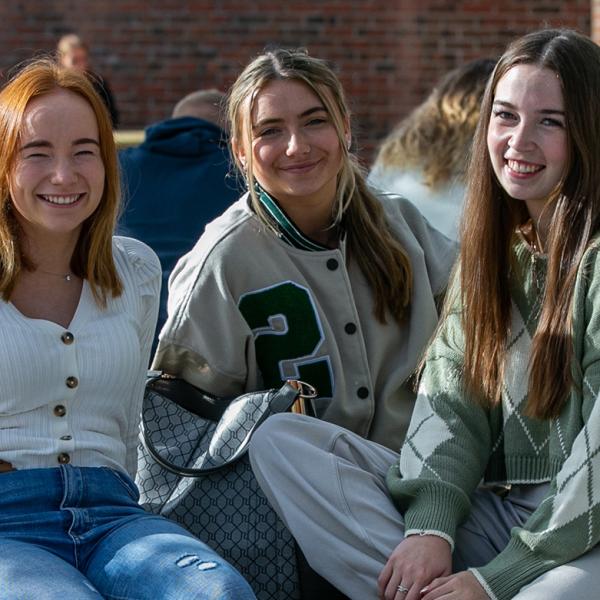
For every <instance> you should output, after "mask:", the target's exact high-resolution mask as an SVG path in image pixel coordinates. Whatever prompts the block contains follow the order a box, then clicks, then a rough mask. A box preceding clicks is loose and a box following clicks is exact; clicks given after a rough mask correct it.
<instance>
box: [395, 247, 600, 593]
mask: <svg viewBox="0 0 600 600" xmlns="http://www.w3.org/2000/svg"><path fill="white" fill-rule="evenodd" d="M599 246H600V236H598V237H596V238H595V239H594V241H593V242H592V243H591V244H590V247H589V248H588V250H587V251H586V253H585V255H584V258H583V260H582V262H581V265H580V268H579V272H578V275H577V280H576V284H575V295H574V303H573V343H574V360H573V376H574V385H573V388H572V391H571V393H570V396H569V398H568V400H567V402H566V404H565V406H564V408H563V410H562V412H561V414H560V416H559V417H558V418H557V419H555V420H552V421H540V420H534V419H531V418H528V417H526V416H524V415H523V409H524V407H525V405H526V400H527V383H528V360H529V353H530V347H531V339H532V336H533V334H534V331H535V328H536V325H537V318H538V315H539V304H540V301H541V297H540V296H541V294H540V284H541V286H543V281H544V278H545V273H546V263H545V258H544V257H541V256H535V257H533V256H532V254H531V252H530V250H529V247H528V246H527V245H526V244H525V243H524V242H522V241H520V240H517V241H515V244H514V246H513V253H514V257H515V267H514V269H513V275H512V278H511V297H512V310H511V321H512V322H511V329H510V332H509V341H508V346H507V347H508V350H507V352H508V355H507V357H506V358H507V362H506V367H505V379H504V382H503V394H502V406H498V407H496V408H494V409H491V410H484V409H483V408H481V407H480V406H479V405H477V404H475V403H474V402H473V401H472V399H471V398H469V397H466V395H465V393H464V391H463V389H462V382H461V374H462V367H463V353H462V348H463V347H464V345H463V334H462V327H461V324H460V307H459V306H458V305H457V304H456V305H455V306H457V308H456V309H455V310H453V311H451V313H450V314H449V316H448V318H447V320H446V322H445V324H444V326H443V327H442V328H441V330H440V332H439V333H438V335H437V336H436V338H435V340H434V342H433V343H432V345H431V347H430V348H429V350H428V354H427V362H426V366H425V369H424V372H423V376H422V379H421V384H420V387H419V394H418V398H417V403H416V406H415V410H414V413H413V416H412V420H411V424H410V428H409V431H408V434H407V437H406V441H405V443H404V446H403V448H402V452H401V456H400V460H399V463H398V464H395V465H393V466H392V467H391V468H390V470H389V472H388V476H387V484H388V488H389V491H390V493H391V495H392V497H393V499H394V502H395V504H396V506H397V507H398V509H399V510H400V511H401V513H402V514H403V515H404V520H405V527H406V533H407V534H414V533H417V532H420V533H424V532H427V533H433V534H436V535H440V536H441V537H444V538H445V539H447V540H448V541H449V542H450V544H451V545H452V546H453V544H454V538H455V534H456V529H457V527H458V526H459V525H460V524H461V523H462V522H463V521H464V520H465V518H466V517H467V515H468V513H469V510H470V499H469V497H470V495H471V493H472V492H473V491H474V490H475V488H476V487H477V486H478V484H479V483H480V481H481V479H482V478H483V479H484V480H485V481H486V482H487V483H509V484H510V483H513V484H529V483H531V484H536V483H542V482H550V486H549V492H548V495H547V496H546V498H545V499H544V500H543V502H542V503H541V504H540V505H539V506H538V508H537V509H536V510H535V511H534V512H533V514H532V515H531V517H530V518H529V519H528V520H527V522H526V523H525V525H524V526H523V527H522V528H515V529H513V530H512V532H511V538H510V541H509V543H508V545H507V546H506V548H505V549H504V550H503V551H502V552H501V553H500V554H499V555H498V556H497V557H496V558H495V559H494V560H492V561H491V562H489V563H488V564H486V565H485V566H483V567H480V568H477V569H473V570H472V571H473V573H474V575H475V576H476V577H477V579H478V581H479V582H480V583H481V584H482V585H483V587H484V588H485V590H486V592H487V593H488V595H489V596H490V598H492V599H494V600H508V599H509V598H512V597H513V596H514V595H515V594H516V593H517V592H518V591H519V589H520V588H521V587H523V586H524V585H526V584H528V583H530V582H531V581H533V580H534V579H535V578H536V577H538V576H539V575H541V574H542V573H544V572H546V571H548V570H550V569H552V568H554V567H556V566H558V565H561V564H564V563H566V562H569V561H571V560H574V559H575V558H577V557H578V556H580V555H582V554H584V553H585V552H587V551H588V550H590V548H592V547H593V546H594V545H596V544H597V543H598V542H599V541H600V403H599V402H596V398H597V396H598V391H599V389H600V251H599ZM454 297H458V294H454Z"/></svg>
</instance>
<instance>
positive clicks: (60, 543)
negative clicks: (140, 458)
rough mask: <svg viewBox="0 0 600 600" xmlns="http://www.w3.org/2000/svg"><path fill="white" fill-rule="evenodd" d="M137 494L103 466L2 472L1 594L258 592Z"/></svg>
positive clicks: (115, 596) (31, 599) (0, 597)
mask: <svg viewBox="0 0 600 600" xmlns="http://www.w3.org/2000/svg"><path fill="white" fill-rule="evenodd" d="M138 498H139V496H138V491H137V488H136V486H135V484H134V483H133V481H132V480H131V479H130V478H129V477H128V476H127V475H125V474H123V473H120V472H117V471H115V470H113V469H109V468H106V467H99V468H89V467H87V468H79V467H73V466H71V465H61V466H60V467H56V468H51V469H27V470H22V471H12V472H9V473H3V474H1V475H0V600H59V599H60V600H65V599H71V598H77V600H88V599H94V600H99V599H101V598H106V599H107V600H183V599H185V600H192V599H202V600H205V599H206V600H208V599H211V600H212V599H214V600H246V599H252V598H255V596H254V594H253V592H252V591H251V589H250V587H249V585H248V584H247V583H246V582H245V581H244V579H243V578H242V577H241V575H240V574H239V573H238V572H237V571H236V570H235V569H234V568H233V567H232V566H231V565H229V564H227V563H226V562H225V561H224V560H223V559H222V558H221V557H220V556H218V555H217V554H216V553H215V552H214V551H213V550H211V549H210V548H209V547H208V546H206V545H205V544H203V543H202V542H200V541H199V540H197V539H196V538H194V537H193V536H192V535H191V534H189V533H188V532H187V531H185V530H184V529H182V528H181V527H180V526H179V525H177V524H175V523H173V522H171V521H169V520H167V519H164V518H162V517H159V516H155V515H150V514H148V513H146V512H145V511H144V510H143V509H142V508H141V507H140V506H139V505H138V504H137V501H138Z"/></svg>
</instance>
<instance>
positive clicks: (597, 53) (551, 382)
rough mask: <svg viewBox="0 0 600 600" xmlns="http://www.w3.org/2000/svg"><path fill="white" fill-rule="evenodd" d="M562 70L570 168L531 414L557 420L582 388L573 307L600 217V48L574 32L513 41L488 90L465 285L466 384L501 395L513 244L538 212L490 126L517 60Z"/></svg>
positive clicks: (536, 343) (487, 398) (555, 219)
mask: <svg viewBox="0 0 600 600" xmlns="http://www.w3.org/2000/svg"><path fill="white" fill-rule="evenodd" d="M522 64H532V65H537V66H540V67H543V68H547V69H550V70H552V71H554V72H555V73H556V75H557V77H558V79H559V81H560V84H561V87H562V93H563V97H564V107H565V116H566V130H567V140H568V141H567V143H568V146H569V165H568V169H567V174H566V176H565V177H564V180H563V181H562V182H561V184H560V188H559V190H558V191H557V194H556V202H555V208H554V212H553V215H552V218H551V223H550V226H549V232H548V239H547V243H546V246H547V254H548V268H547V278H546V287H545V292H544V297H543V303H542V307H541V312H540V317H539V321H538V325H537V328H536V331H535V334H534V336H533V341H532V349H531V355H530V363H529V368H530V374H529V390H528V403H527V407H526V412H527V414H529V415H530V416H533V417H537V418H541V419H549V418H553V417H556V416H557V415H558V414H559V413H560V411H561V409H562V407H563V405H564V403H565V401H566V399H567V397H568V394H569V391H570V389H571V386H572V385H573V371H572V369H573V365H572V358H573V339H572V337H573V336H572V304H573V293H574V287H575V279H576V276H577V272H578V269H579V267H580V263H581V260H582V257H583V254H584V252H585V250H586V248H587V247H588V244H589V242H590V239H591V237H592V236H593V235H594V233H595V232H596V231H597V230H598V227H599V224H600V221H599V215H600V186H599V185H598V175H597V171H598V164H597V161H598V158H599V157H600V48H599V47H598V46H597V45H596V44H594V43H593V42H592V41H591V40H590V39H588V38H587V37H585V36H583V35H580V34H578V33H576V32H574V31H571V30H564V29H547V30H542V31H537V32H534V33H531V34H528V35H526V36H524V37H522V38H520V39H518V40H516V41H515V42H513V43H512V44H511V45H510V46H509V47H508V49H507V50H506V52H505V53H504V54H503V56H502V57H501V58H500V61H499V62H498V65H497V66H496V69H495V70H494V73H493V75H492V78H491V80H490V82H489V84H488V87H487V89H486V92H485V95H484V98H483V104H482V109H481V119H480V122H479V125H478V129H477V132H476V135H475V140H474V144H473V154H472V160H471V164H470V167H469V173H468V182H469V183H468V191H467V201H466V206H465V212H464V218H463V222H462V226H461V240H462V244H461V251H460V264H461V271H460V284H461V300H462V311H463V312H462V323H463V328H464V335H465V365H464V368H465V372H464V377H465V384H466V387H467V389H469V390H471V391H474V392H476V394H477V397H479V398H480V401H481V403H482V404H484V405H487V406H490V405H494V404H497V403H498V402H500V396H501V387H502V378H503V370H504V359H505V356H506V345H507V340H508V336H509V333H510V331H509V330H510V318H511V296H510V291H509V278H510V274H511V268H512V267H511V262H512V261H511V246H512V244H513V242H514V235H515V230H516V228H517V227H518V226H520V225H522V224H523V223H524V222H525V221H526V220H527V218H528V213H527V210H526V208H525V204H524V203H523V202H520V201H517V200H515V199H513V198H511V197H509V196H508V195H507V194H506V193H505V192H504V190H503V189H502V188H501V186H500V185H499V183H498V181H497V180H496V178H495V176H494V173H493V170H492V165H491V162H490V157H489V153H488V151H487V143H486V138H487V131H488V126H489V122H490V115H491V112H492V104H493V101H494V93H495V90H496V86H497V84H498V81H499V80H500V79H501V78H502V77H503V76H504V75H505V74H506V73H507V72H508V71H509V70H510V69H511V68H513V67H514V66H516V65H522Z"/></svg>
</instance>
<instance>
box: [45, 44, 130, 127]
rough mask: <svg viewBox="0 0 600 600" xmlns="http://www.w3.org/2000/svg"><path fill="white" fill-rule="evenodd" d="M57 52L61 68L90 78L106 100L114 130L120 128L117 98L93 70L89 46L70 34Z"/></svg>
mask: <svg viewBox="0 0 600 600" xmlns="http://www.w3.org/2000/svg"><path fill="white" fill-rule="evenodd" d="M56 52H57V55H58V60H59V62H60V64H61V66H63V67H65V68H66V69H76V70H78V71H82V72H84V73H86V74H87V75H88V76H89V78H90V81H91V82H92V85H93V86H94V88H95V89H96V92H98V94H99V95H100V97H101V98H102V100H104V103H105V104H106V107H107V108H108V112H109V113H110V118H111V120H112V125H113V128H114V129H116V128H117V127H118V126H119V111H118V110H117V105H116V103H115V98H114V96H113V93H112V90H111V89H110V86H109V85H108V82H107V81H106V79H105V78H104V77H102V76H101V75H99V74H98V73H96V72H95V71H94V70H93V69H92V67H91V63H90V51H89V48H88V45H87V44H86V43H85V42H84V41H83V40H82V39H81V38H80V37H79V36H78V35H77V34H75V33H68V34H67V35H63V36H62V37H61V38H60V40H59V41H58V44H57V46H56Z"/></svg>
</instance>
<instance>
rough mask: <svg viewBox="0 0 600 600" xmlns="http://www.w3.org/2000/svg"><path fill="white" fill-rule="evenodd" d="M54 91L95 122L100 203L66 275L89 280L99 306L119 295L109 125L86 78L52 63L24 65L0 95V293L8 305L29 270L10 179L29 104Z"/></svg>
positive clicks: (115, 170) (116, 197)
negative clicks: (83, 106)
mask: <svg viewBox="0 0 600 600" xmlns="http://www.w3.org/2000/svg"><path fill="white" fill-rule="evenodd" d="M56 89H63V90H67V91H70V92H73V93H74V94H77V95H79V96H81V97H82V98H83V99H84V100H86V101H87V103H88V104H89V105H90V107H91V108H92V110H93V111H94V115H95V117H96V121H97V123H98V135H99V142H100V155H101V157H102V162H103V163H104V171H105V181H104V192H103V195H102V199H101V200H100V204H99V205H98V207H97V208H96V210H95V211H94V213H93V214H92V215H91V216H90V217H88V218H87V219H86V221H84V223H83V225H82V228H81V233H80V235H79V239H78V241H77V245H76V247H75V250H74V252H73V256H72V258H71V270H72V271H73V273H74V274H75V275H78V276H79V277H82V278H85V279H87V280H88V282H89V284H90V287H91V290H92V293H93V295H94V298H95V299H96V301H97V302H98V303H99V304H100V305H101V306H104V305H105V304H106V299H107V295H108V294H110V295H112V296H113V297H116V296H119V295H120V294H121V292H122V284H121V281H120V279H119V276H118V275H117V271H116V267H115V264H114V260H113V255H112V235H113V231H114V228H115V223H116V219H117V214H118V211H119V199H120V187H119V171H118V166H117V154H116V149H115V143H114V139H113V133H112V125H111V120H110V116H109V114H108V111H107V110H106V107H105V105H104V102H103V101H102V100H101V99H100V97H99V96H98V94H97V93H96V91H95V90H94V88H93V86H92V84H91V83H90V82H89V80H88V79H87V77H86V76H85V75H84V74H80V73H78V72H77V71H75V70H73V69H63V68H62V67H60V66H58V65H57V64H56V63H55V62H54V61H53V60H51V59H38V60H35V61H34V62H31V63H29V64H28V65H26V66H25V67H23V68H22V69H21V70H20V71H19V72H18V73H17V74H16V75H15V76H14V77H13V78H12V79H11V80H10V81H9V82H8V83H7V84H6V86H5V87H4V89H3V90H2V92H0V293H1V294H2V298H3V299H4V300H5V301H8V299H9V298H10V295H11V292H12V290H13V288H14V286H15V283H16V281H17V278H18V277H19V273H20V272H21V269H23V268H32V267H33V265H32V264H31V261H30V260H29V259H28V257H27V256H26V255H25V253H24V251H23V245H22V240H21V235H22V234H21V230H20V227H19V225H18V223H17V221H16V219H15V218H14V216H13V214H12V211H11V210H10V204H11V203H10V186H9V180H10V177H11V173H12V169H13V165H14V159H15V156H16V153H17V151H18V148H19V134H20V131H21V127H22V124H23V116H24V114H25V110H26V108H27V105H28V103H29V102H30V101H31V100H33V99H34V98H39V97H40V96H44V95H46V94H49V93H50V92H52V91H53V90H56Z"/></svg>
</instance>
